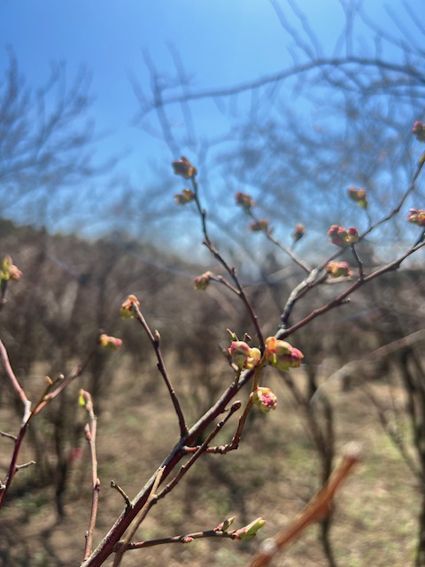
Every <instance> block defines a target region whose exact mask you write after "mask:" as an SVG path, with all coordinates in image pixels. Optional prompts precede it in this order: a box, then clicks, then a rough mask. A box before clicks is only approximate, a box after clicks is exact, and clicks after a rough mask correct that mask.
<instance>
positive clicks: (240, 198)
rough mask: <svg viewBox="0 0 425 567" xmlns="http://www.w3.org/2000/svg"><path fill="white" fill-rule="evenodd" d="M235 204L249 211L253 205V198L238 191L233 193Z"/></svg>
mask: <svg viewBox="0 0 425 567" xmlns="http://www.w3.org/2000/svg"><path fill="white" fill-rule="evenodd" d="M235 199H236V204H237V205H239V206H240V207H242V208H243V209H244V210H245V211H247V212H248V211H250V210H251V208H252V207H253V206H254V205H255V203H254V200H253V199H252V197H251V196H250V195H247V194H246V193H241V192H238V193H236V195H235Z"/></svg>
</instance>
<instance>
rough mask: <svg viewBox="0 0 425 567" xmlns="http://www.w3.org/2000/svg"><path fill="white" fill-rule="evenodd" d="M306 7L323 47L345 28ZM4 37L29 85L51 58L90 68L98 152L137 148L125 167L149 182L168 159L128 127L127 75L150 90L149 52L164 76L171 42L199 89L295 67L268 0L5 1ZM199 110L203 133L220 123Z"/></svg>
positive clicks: (334, 12)
mask: <svg viewBox="0 0 425 567" xmlns="http://www.w3.org/2000/svg"><path fill="white" fill-rule="evenodd" d="M372 4H375V5H380V4H381V2H380V1H378V0H376V1H375V2H372ZM301 5H302V7H303V9H304V10H305V11H306V13H307V14H308V16H309V18H310V19H311V21H312V22H313V23H314V27H315V29H316V30H317V32H318V34H319V36H320V37H321V39H322V40H323V41H324V42H325V43H326V42H327V41H328V39H329V38H330V37H331V36H333V33H332V30H335V29H336V28H339V26H340V24H341V21H342V20H341V15H342V12H341V10H340V9H336V5H337V3H336V2H335V0H320V1H318V0H303V2H301ZM0 38H1V39H0V42H1V43H0V47H1V48H2V49H1V51H0V68H4V66H5V65H6V61H7V54H6V51H5V49H4V48H5V47H7V46H11V47H12V48H13V50H14V52H15V53H16V56H17V59H18V62H19V66H20V69H21V71H22V73H23V74H24V76H25V77H26V78H27V80H28V82H29V84H30V85H37V84H40V82H42V81H43V79H45V78H46V77H47V75H48V72H49V63H50V62H52V61H65V62H66V64H67V67H68V69H69V72H70V74H71V75H72V73H73V72H75V71H76V70H77V69H78V67H79V66H80V65H85V66H86V67H87V68H88V69H89V70H90V71H91V73H92V74H93V81H92V93H93V95H94V96H95V103H94V105H93V115H94V118H95V120H96V123H97V127H98V129H99V130H100V131H107V132H108V136H107V138H106V139H104V140H103V141H102V144H101V146H100V147H99V148H98V152H99V153H100V154H104V155H107V154H108V152H111V153H114V152H122V151H125V152H126V151H127V150H131V154H130V155H128V157H127V158H126V159H125V160H124V161H123V162H122V164H121V168H122V169H123V170H126V171H127V172H128V173H129V174H130V175H131V177H133V178H134V177H136V178H137V177H138V176H139V175H146V172H147V169H146V163H147V162H148V161H149V160H151V159H154V160H156V159H157V160H161V159H163V158H164V147H163V144H161V143H160V142H159V141H157V140H155V139H154V138H152V137H150V136H148V135H146V134H145V133H144V132H141V131H140V130H139V129H137V128H135V127H134V126H131V120H132V118H133V117H134V115H135V113H136V112H137V101H136V99H135V96H134V94H133V90H132V88H131V86H130V83H129V78H128V77H129V74H132V75H134V76H136V77H137V78H138V80H139V81H140V84H141V85H142V86H146V84H147V81H148V75H147V72H146V69H145V67H144V64H143V58H142V52H143V50H148V52H149V54H150V56H151V58H152V60H153V61H154V62H155V64H156V65H157V67H158V68H159V69H161V70H170V71H171V70H172V68H173V66H172V63H171V57H170V52H169V49H168V46H167V44H168V43H169V42H171V43H172V44H173V45H175V46H176V47H177V49H178V51H179V53H180V55H181V58H182V60H183V61H184V63H185V66H186V68H187V70H188V72H189V73H190V74H191V76H193V84H194V86H198V87H209V86H211V87H213V86H218V85H226V84H232V83H234V82H238V81H241V80H245V79H250V78H253V77H257V76H258V75H261V74H264V73H267V72H272V71H275V70H277V69H279V68H280V67H282V66H284V65H286V64H288V63H289V62H290V60H289V56H288V54H287V52H286V44H287V38H286V37H285V34H284V33H283V31H282V28H281V27H280V25H279V22H278V20H277V18H276V15H275V13H274V11H273V9H272V7H271V5H270V4H269V2H268V1H267V0H214V2H211V1H210V2H208V1H207V0H158V1H155V2H148V1H143V0H120V1H119V2H118V1H111V0H72V1H71V0H68V1H66V0H60V1H58V0H42V1H40V0H0ZM198 108H200V110H198V111H197V115H196V119H197V123H198V124H199V127H200V128H201V129H202V130H205V131H208V133H211V132H212V131H214V129H216V128H217V127H220V126H222V123H221V120H222V118H220V117H217V112H216V110H215V107H214V105H212V104H209V105H208V104H207V105H205V104H204V105H198ZM217 120H218V122H217ZM173 126H174V127H175V128H176V130H177V132H178V130H179V128H181V127H182V125H181V123H180V122H179V120H178V119H176V121H175V123H174V124H173ZM165 155H167V159H168V154H165Z"/></svg>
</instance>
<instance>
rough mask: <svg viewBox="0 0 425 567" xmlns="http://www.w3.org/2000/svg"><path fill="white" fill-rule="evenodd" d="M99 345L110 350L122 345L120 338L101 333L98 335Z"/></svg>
mask: <svg viewBox="0 0 425 567" xmlns="http://www.w3.org/2000/svg"><path fill="white" fill-rule="evenodd" d="M99 345H100V346H101V347H102V348H109V349H111V350H118V349H119V348H120V346H121V345H122V340H121V339H118V338H117V337H111V336H109V335H106V334H105V333H102V334H101V335H100V337H99Z"/></svg>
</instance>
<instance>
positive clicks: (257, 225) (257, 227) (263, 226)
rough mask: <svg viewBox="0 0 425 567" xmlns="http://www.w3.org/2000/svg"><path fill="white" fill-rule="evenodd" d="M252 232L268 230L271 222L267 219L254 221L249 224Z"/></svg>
mask: <svg viewBox="0 0 425 567" xmlns="http://www.w3.org/2000/svg"><path fill="white" fill-rule="evenodd" d="M249 228H250V229H251V230H252V232H267V231H268V230H269V222H268V221H267V220H265V219H262V220H258V221H254V222H252V223H251V224H250V225H249Z"/></svg>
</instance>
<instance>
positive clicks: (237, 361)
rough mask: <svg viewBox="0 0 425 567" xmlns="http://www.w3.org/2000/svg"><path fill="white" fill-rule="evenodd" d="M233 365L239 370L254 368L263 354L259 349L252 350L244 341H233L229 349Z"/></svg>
mask: <svg viewBox="0 0 425 567" xmlns="http://www.w3.org/2000/svg"><path fill="white" fill-rule="evenodd" d="M227 352H228V353H229V357H230V360H231V362H232V365H233V366H234V367H235V368H236V369H237V370H246V369H249V368H254V366H256V365H257V364H258V363H259V362H260V359H261V352H260V351H259V350H258V348H255V347H254V348H251V347H250V346H249V345H248V344H247V343H245V342H244V341H232V342H231V343H230V347H229V348H228V349H227Z"/></svg>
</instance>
